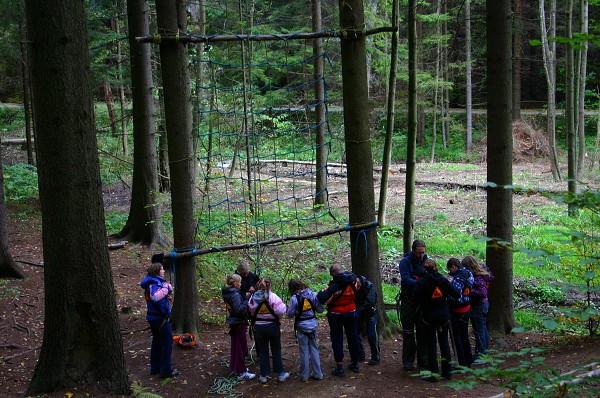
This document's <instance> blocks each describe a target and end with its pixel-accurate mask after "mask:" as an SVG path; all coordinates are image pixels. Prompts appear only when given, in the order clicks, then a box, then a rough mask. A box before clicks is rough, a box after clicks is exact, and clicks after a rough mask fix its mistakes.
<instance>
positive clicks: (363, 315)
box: [355, 275, 381, 365]
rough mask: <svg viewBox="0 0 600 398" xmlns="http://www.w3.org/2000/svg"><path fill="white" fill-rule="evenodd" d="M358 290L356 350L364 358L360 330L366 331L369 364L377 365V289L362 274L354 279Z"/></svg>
mask: <svg viewBox="0 0 600 398" xmlns="http://www.w3.org/2000/svg"><path fill="white" fill-rule="evenodd" d="M356 281H357V282H358V290H357V291H356V295H355V301H356V311H357V312H358V343H359V345H358V351H359V360H361V361H363V360H364V359H365V347H364V346H363V342H362V330H363V329H364V330H365V331H366V333H367V341H368V342H369V347H370V349H371V359H369V362H368V363H369V365H377V364H379V361H380V359H381V358H380V354H379V352H380V351H379V338H378V335H377V291H376V290H375V286H373V283H372V282H371V281H370V280H367V278H365V277H364V276H363V275H359V276H358V277H357V279H356Z"/></svg>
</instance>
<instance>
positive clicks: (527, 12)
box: [0, 0, 600, 396]
mask: <svg viewBox="0 0 600 398" xmlns="http://www.w3.org/2000/svg"><path fill="white" fill-rule="evenodd" d="M599 5H600V4H598V3H597V2H596V1H588V0H580V1H573V0H570V1H567V2H556V0H539V1H535V2H525V1H522V0H512V1H509V0H502V1H493V0H488V1H476V0H463V1H451V0H437V1H431V2H416V1H414V0H408V1H398V0H389V1H388V0H386V1H380V2H377V1H364V0H349V1H344V2H332V1H325V0H312V1H310V2H309V1H306V2H289V1H261V0H253V1H245V2H244V1H231V0H223V1H215V2H202V1H185V0H169V1H157V2H148V1H145V0H128V1H126V2H124V1H103V0H87V1H84V2H80V1H79V2H78V1H75V0H66V1H64V2H61V3H60V4H38V3H37V2H34V1H33V0H26V1H24V2H23V1H20V0H0V10H1V11H2V12H1V13H0V18H2V19H3V21H2V22H3V24H2V26H3V28H2V37H3V40H2V41H0V54H1V55H2V57H0V65H1V68H0V133H1V134H0V136H1V139H2V145H1V148H0V149H1V151H0V160H1V162H0V164H1V166H2V167H0V175H1V176H2V178H1V179H0V186H1V188H2V189H1V191H2V193H3V195H2V196H1V197H0V199H1V200H0V202H1V203H0V205H1V206H0V286H2V290H3V292H2V293H0V303H2V307H0V308H1V309H0V311H1V312H2V314H3V319H9V318H11V317H12V320H13V326H11V327H8V326H6V330H7V332H6V333H5V336H4V340H2V342H1V344H0V347H2V350H3V351H2V352H1V353H0V366H2V367H3V368H4V370H6V372H5V371H4V370H3V373H4V374H6V375H9V376H3V377H4V378H3V379H2V383H0V384H2V385H4V386H6V389H7V390H3V391H4V392H5V393H8V394H9V395H10V394H11V393H12V394H15V396H31V395H35V396H37V395H39V394H49V395H40V396H53V395H52V394H53V393H56V394H61V395H60V396H63V395H64V394H72V393H73V392H72V391H69V390H73V391H76V393H75V394H76V395H77V394H78V393H81V394H88V395H89V394H91V395H95V394H114V395H115V396H124V395H130V394H133V395H136V396H142V394H143V393H146V392H148V390H149V389H150V390H152V391H153V392H156V393H158V394H161V396H188V395H189V394H198V393H200V394H211V391H209V390H210V389H209V385H208V384H210V383H208V382H209V381H210V380H204V376H203V377H202V378H203V380H202V381H199V380H194V382H193V383H190V384H189V385H188V379H187V378H186V379H183V380H181V381H177V380H175V381H170V382H169V383H167V382H162V383H161V382H160V381H158V380H154V379H149V376H147V375H145V373H144V372H147V361H148V360H147V359H148V355H149V354H148V353H149V348H148V349H146V350H144V349H140V351H139V353H138V352H137V351H136V350H137V348H136V349H132V348H134V347H139V346H140V345H141V344H145V343H146V344H147V342H144V340H143V336H142V337H140V335H141V334H143V333H147V336H149V333H148V332H147V330H146V331H145V329H144V327H145V326H144V324H145V320H144V315H145V314H144V311H145V310H144V309H143V308H142V307H144V306H145V303H144V302H143V297H142V294H141V292H140V291H139V290H140V289H139V286H136V285H137V284H138V283H139V279H141V277H142V276H143V275H144V273H145V270H146V267H147V266H148V265H149V264H150V262H155V261H159V262H161V263H162V264H163V265H164V267H165V269H166V270H167V272H168V274H169V278H170V281H171V282H172V284H173V287H174V290H173V293H174V300H173V308H172V315H171V322H172V325H173V333H174V334H177V335H179V334H183V333H191V334H194V335H196V336H198V339H199V340H200V341H201V344H200V345H199V347H198V348H197V349H196V350H195V351H192V352H191V354H190V352H189V351H188V352H184V351H181V352H179V351H177V352H176V351H174V354H173V355H174V362H176V361H178V360H179V361H180V363H181V366H182V368H183V369H184V372H186V370H187V373H188V376H186V377H190V376H189V374H190V373H191V372H193V370H194V368H195V367H196V366H198V365H194V364H195V363H196V362H197V360H198V359H197V357H198V356H200V357H203V358H210V360H209V361H208V362H207V366H209V365H208V364H209V363H210V362H211V361H213V360H217V358H218V357H219V356H220V355H221V354H222V352H221V351H222V350H226V349H227V344H226V343H227V341H224V340H227V339H225V338H224V337H223V336H221V337H219V335H220V334H221V333H223V320H224V309H223V308H222V307H223V304H222V302H221V298H220V296H219V291H220V288H221V287H222V286H223V282H224V278H225V276H226V275H227V274H228V273H230V272H231V271H233V269H235V264H236V263H239V262H240V261H249V262H250V263H251V264H252V269H253V271H254V272H256V273H257V274H258V275H260V276H263V275H264V276H268V277H270V278H271V279H273V281H274V290H275V291H277V292H278V294H280V295H281V296H282V297H285V298H289V297H288V296H289V294H288V293H287V290H286V286H287V281H288V280H289V279H290V278H293V277H298V278H301V279H303V280H305V281H307V282H308V283H309V284H310V285H314V286H315V288H316V287H317V286H321V285H326V283H327V281H328V278H329V274H328V272H327V270H328V269H329V267H330V266H331V265H334V264H343V266H344V267H346V268H347V269H348V270H351V271H352V272H354V273H355V274H357V275H358V274H360V275H365V276H366V277H367V278H368V279H369V280H370V281H372V282H373V284H374V286H375V288H376V291H377V310H378V314H379V315H378V334H379V335H380V336H381V338H383V339H384V343H382V344H383V347H384V349H383V351H384V352H386V353H387V360H386V361H385V363H384V364H382V365H383V366H382V367H381V368H380V369H381V371H380V373H379V374H380V375H381V373H383V374H384V375H385V377H394V376H393V374H394V373H393V372H394V371H397V370H396V369H398V368H400V367H401V366H400V365H399V363H397V362H396V361H395V360H396V359H397V358H396V357H397V351H398V350H400V349H401V345H399V344H398V343H397V341H398V340H400V341H402V339H403V334H402V333H401V326H400V319H399V318H400V313H399V308H400V307H399V306H400V304H399V301H398V300H399V293H398V292H399V285H400V277H399V274H398V269H397V268H398V266H397V264H398V261H399V260H400V259H401V258H402V257H403V255H404V253H407V252H410V251H411V243H412V242H413V240H414V239H424V240H426V241H427V242H428V245H427V252H428V253H429V255H430V257H432V258H433V259H435V260H436V261H437V262H438V266H440V268H445V267H443V265H444V264H445V261H446V260H447V259H448V258H450V257H460V258H462V257H464V256H467V255H473V256H474V257H475V258H477V259H479V260H480V261H481V262H483V263H485V264H486V265H487V266H488V267H489V269H490V270H491V271H492V272H493V274H494V275H495V276H496V278H495V281H494V283H493V284H492V285H491V286H490V293H489V294H490V311H489V317H488V321H487V322H488V327H489V329H490V333H492V335H493V336H494V339H493V346H494V347H495V352H494V354H492V355H491V356H490V357H489V358H487V360H488V361H487V362H486V363H489V364H490V365H489V366H486V367H485V368H483V369H480V368H477V369H459V370H458V371H457V372H455V380H453V381H452V383H451V384H448V386H446V387H444V388H447V389H448V390H444V391H445V392H443V393H441V394H443V395H445V394H448V393H449V391H450V389H451V388H452V389H461V390H463V392H464V391H465V389H468V388H471V389H472V388H473V387H479V388H483V390H478V391H476V392H472V394H474V395H473V396H482V395H481V394H487V395H491V394H494V393H501V392H502V391H510V392H511V393H514V392H515V391H520V392H521V393H524V394H525V395H527V394H529V396H544V392H545V391H547V389H548V388H558V391H562V392H563V394H564V395H563V396H568V394H580V395H586V394H587V395H589V396H594V395H595V394H597V393H598V370H597V365H594V361H595V360H597V356H598V352H597V350H595V349H590V347H595V346H597V335H598V333H597V325H598V318H599V311H598V297H597V293H598V290H597V282H598V272H599V271H600V270H599V265H600V261H599V258H598V252H599V251H598V242H599V241H598V239H597V233H598V226H599V225H600V222H599V219H598V217H599V214H598V208H599V206H598V205H599V203H600V195H599V194H598V186H599V181H600V179H599V178H598V177H599V176H600V171H599V164H600V160H599V159H598V153H599V151H598V148H599V145H600V112H599V111H598V109H600V106H599V104H600V100H599V96H598V93H599V92H600V91H599V89H598V84H599V81H598V78H597V71H598V68H599V65H598V59H600V57H598V43H599V42H600V39H599V38H598V36H597V34H598V33H597V32H598V26H597V22H596V21H597V19H598V18H597V17H598V11H599V7H598V6H599ZM34 248H35V249H37V250H34ZM36 252H37V253H36ZM65 253H69V254H68V255H65ZM138 277H139V278H138ZM136 287H137V288H138V289H137V290H136ZM29 297H37V299H36V300H38V301H36V302H35V304H31V301H30V299H29ZM19 300H20V301H22V302H23V303H25V305H26V306H27V307H31V308H35V313H36V314H37V315H36V316H35V317H33V316H32V315H31V314H30V316H29V317H25V318H21V316H22V315H25V314H21V312H23V311H22V310H21V309H20V308H21V307H19V304H15V303H18V302H19ZM13 306H14V307H15V308H17V310H16V311H17V312H16V313H15V312H14V311H15V310H14V308H13ZM22 308H25V307H22ZM32 311H33V310H32ZM25 312H26V311H25ZM17 313H18V314H19V315H15V314H17ZM10 314H12V315H10ZM326 323H327V322H326V321H325V317H323V318H321V319H320V324H321V327H325V329H324V330H323V331H322V332H320V334H321V338H322V339H325V336H327V332H328V329H327V328H326ZM23 324H27V325H28V326H23ZM65 325H69V326H68V327H65ZM284 325H285V324H284ZM289 326H290V325H287V326H286V327H289ZM203 330H204V331H206V333H208V331H210V336H211V337H208V335H204V336H203V334H202V331H203ZM140 332H142V333H140ZM23 333H26V334H27V336H28V339H30V341H31V342H30V343H28V344H24V345H21V344H18V343H16V342H15V339H17V338H19V336H20V335H21V334H23ZM520 333H523V334H524V335H525V336H527V337H525V338H524V339H520V338H519V334H520ZM546 335H548V336H551V337H548V338H546V337H545V336H546ZM134 336H135V337H134ZM203 337H204V340H203ZM528 339H531V340H530V342H531V344H529V343H527V342H525V341H526V340H528ZM99 341H101V342H102V344H98V342H99ZM286 341H287V339H286ZM534 341H535V343H534ZM223 343H225V347H223ZM537 343H539V345H540V346H545V347H546V348H548V347H552V348H551V349H555V350H557V351H556V352H555V354H554V355H555V356H556V359H555V360H554V361H548V362H545V359H544V358H543V357H541V356H536V354H537V351H536V350H537V349H538V347H537V346H536V345H537ZM287 344H288V345H290V346H291V345H292V344H293V343H290V342H288V343H287ZM394 344H397V345H396V346H395V345H394ZM557 346H558V348H557ZM573 346H577V347H578V348H577V350H576V352H577V353H578V354H579V355H580V357H581V361H578V362H576V363H571V362H569V361H568V360H565V359H564V357H563V355H566V354H565V353H566V352H568V351H569V350H573ZM211 347H212V348H211ZM329 347H330V346H329ZM320 349H322V350H326V351H327V352H329V351H328V350H329V349H330V348H320ZM15 350H20V352H16V353H15ZM584 353H585V354H584ZM322 355H323V354H322ZM511 355H512V356H511ZM519 355H525V356H526V357H528V358H529V359H531V360H532V362H531V363H529V362H527V361H526V362H519V359H518V358H517V357H518V356H519ZM505 356H506V357H507V358H508V359H507V363H506V364H504V360H502V359H501V358H503V357H505ZM19 357H21V358H27V360H24V359H23V360H22V364H26V365H22V368H20V369H18V370H17V368H15V366H14V364H15V361H16V358H19ZM291 363H292V361H289V362H287V363H286V366H287V365H288V364H291ZM503 364H504V365H503ZM517 364H518V365H517ZM217 365H218V364H211V365H210V366H211V367H210V368H209V369H205V370H204V371H205V372H206V375H208V376H209V377H208V378H209V379H211V378H214V374H215V372H216V373H224V370H219V368H218V366H217ZM511 365H513V366H516V370H517V371H516V372H515V373H510V372H509V370H514V369H515V368H514V367H513V368H511V367H510V366H511ZM544 365H545V367H544ZM290 366H291V367H293V364H292V365H290ZM540 367H541V368H540ZM363 368H367V367H366V366H364V367H363ZM539 369H541V374H544V375H545V376H544V380H543V381H541V383H539V380H537V381H536V376H535V375H536V374H538V373H539ZM200 370H201V369H200ZM519 374H521V376H519ZM10 375H13V376H12V377H11V376H10ZM359 375H360V377H361V379H357V380H353V381H352V385H353V386H352V387H351V388H353V389H356V391H359V392H362V394H363V396H381V395H378V391H377V386H378V384H379V381H378V378H377V376H376V373H375V372H370V373H369V369H367V370H364V373H363V372H361V373H359ZM419 375H420V376H421V379H423V380H425V379H427V377H429V376H430V375H428V374H426V373H422V372H421V374H419ZM523 375H524V377H523ZM569 375H576V376H577V377H575V376H569ZM580 376H581V377H580ZM357 377H358V376H357ZM353 378H354V377H353ZM409 379H415V382H414V384H413V381H412V380H408V381H406V382H407V383H409V384H411V386H412V388H413V389H414V391H417V392H418V393H417V395H418V396H421V395H422V396H425V395H431V394H432V392H431V390H430V387H427V386H423V385H421V384H419V382H421V381H422V380H421V379H419V378H413V377H409ZM434 379H435V378H434ZM484 380H492V382H489V381H484ZM132 381H133V383H132ZM327 381H329V377H328V380H326V382H327ZM354 382H358V384H354ZM559 382H560V386H565V385H566V386H568V387H557V383H559ZM207 383H208V384H207ZM215 384H217V381H216V380H215ZM234 384H235V383H234ZM255 387H260V386H252V385H250V384H246V383H242V385H241V386H239V385H238V386H237V387H235V388H241V389H242V390H243V391H244V393H246V394H247V395H249V396H256V395H257V394H261V392H260V391H259V390H257V389H256V388H255ZM269 387H271V386H269ZM309 387H310V386H309ZM346 387H347V386H345V387H344V386H338V385H335V389H334V391H335V392H336V393H339V394H346V393H347V392H348V391H347V390H345V389H344V388H346ZM361 387H362V388H363V390H362V391H361ZM273 388H274V389H275V392H276V393H281V394H288V395H289V394H293V393H294V390H293V388H294V387H293V385H292V386H288V387H286V386H283V385H277V386H273ZM561 388H562V389H561ZM78 389H79V390H78ZM77 390H78V391H79V392H77ZM9 391H12V392H11V393H9ZM65 391H67V392H65ZM174 391H175V392H174ZM171 394H173V395H171ZM177 394H179V395H177ZM181 394H183V395H181ZM311 394H312V395H313V396H320V395H318V393H317V392H316V391H312V393H311ZM398 394H401V393H399V392H398V391H397V390H396V391H395V393H390V394H389V396H396V395H398ZM467 394H468V393H467ZM536 394H537V395H536ZM56 396H58V395H56ZM111 396H112V395H111ZM386 396H387V395H386ZM440 396H441V395H440ZM467 396H468V395H467Z"/></svg>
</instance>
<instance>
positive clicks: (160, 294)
mask: <svg viewBox="0 0 600 398" xmlns="http://www.w3.org/2000/svg"><path fill="white" fill-rule="evenodd" d="M446 267H447V270H448V274H449V277H448V278H447V277H445V276H443V275H441V274H440V273H439V272H438V271H437V265H436V263H435V262H434V261H433V260H431V259H429V258H428V257H427V255H426V254H425V243H424V242H423V241H421V240H415V241H414V242H413V245H412V251H410V252H409V253H407V254H406V255H405V256H404V258H402V260H401V261H400V264H399V269H400V277H401V294H400V297H401V302H400V322H401V323H402V335H403V349H402V363H403V368H404V370H407V371H410V370H413V365H414V360H415V358H416V359H417V365H418V366H419V367H420V368H423V369H426V370H429V371H431V372H432V373H440V372H439V367H438V359H439V358H440V357H441V368H442V371H441V375H442V376H443V377H445V378H447V379H449V378H450V377H451V371H452V369H451V365H450V361H451V352H450V343H451V344H452V345H453V347H454V352H455V355H456V361H457V362H458V364H459V365H461V366H467V367H468V366H471V365H472V364H473V363H474V362H475V361H477V360H478V359H479V356H480V355H484V354H485V353H486V350H487V348H488V346H489V342H490V338H489V334H488V330H487V313H488V308H489V303H488V292H487V291H488V287H489V284H490V282H491V281H492V280H493V279H494V277H493V275H492V274H491V272H490V271H489V269H487V267H485V265H483V264H480V263H479V262H478V261H477V260H476V259H475V258H474V257H472V256H466V257H465V258H463V259H462V261H461V260H459V259H456V258H451V259H450V260H448V262H447V265H446ZM329 271H330V275H331V277H332V280H331V281H330V282H329V285H328V286H327V287H326V288H325V289H323V290H321V291H319V292H318V293H315V292H313V291H312V290H311V289H310V288H308V287H307V286H306V285H305V284H304V283H303V282H302V281H301V280H299V279H297V278H295V279H292V280H290V281H289V283H288V289H289V293H290V300H289V303H288V305H287V306H286V304H285V303H284V302H283V300H282V299H281V298H280V297H279V296H278V295H277V294H276V293H275V292H273V291H272V289H271V280H270V279H269V278H262V279H260V280H259V278H258V277H257V276H256V275H255V274H253V273H252V272H250V265H249V263H248V262H241V263H240V264H238V268H237V271H236V272H235V273H233V274H231V275H229V276H227V280H226V285H225V286H224V287H223V288H222V296H223V300H224V301H225V305H226V307H227V310H228V315H227V320H226V322H227V325H228V326H229V334H230V336H231V352H230V358H229V366H230V369H231V371H232V372H233V373H234V374H235V375H236V377H237V379H238V380H239V381H243V380H252V379H254V378H255V377H256V375H255V374H254V373H251V372H250V371H249V370H248V368H247V367H246V357H247V356H248V354H249V351H248V340H247V336H248V334H250V337H251V338H254V340H255V342H256V351H257V354H258V356H259V358H260V361H259V363H260V376H259V381H260V382H261V383H263V384H265V383H267V382H268V380H269V378H270V377H271V374H272V372H274V373H275V374H276V375H277V376H276V377H277V380H278V381H279V382H284V381H286V380H287V379H288V378H289V376H290V375H289V373H287V372H285V371H284V366H283V359H282V355H281V328H280V320H281V317H283V316H287V317H289V318H293V319H294V332H295V334H296V338H297V341H298V348H299V353H300V357H299V361H300V364H299V376H300V379H301V380H302V381H307V380H308V379H309V378H312V379H314V380H322V379H323V372H322V370H321V361H320V356H319V349H318V345H317V327H318V321H317V319H316V314H317V313H322V312H323V311H324V304H326V305H327V310H328V311H327V321H328V323H329V327H330V339H331V345H332V349H333V355H334V359H335V362H336V366H335V368H334V369H333V371H332V375H334V376H344V368H343V366H342V362H343V359H344V349H343V348H344V346H343V341H344V335H345V336H346V340H347V343H348V350H349V352H350V360H351V361H350V363H349V365H348V369H350V370H351V371H353V372H358V371H359V369H360V367H359V362H361V361H364V360H365V349H364V346H363V344H362V336H361V330H366V333H367V339H368V342H369V346H370V351H371V358H370V360H369V361H368V364H369V365H377V364H379V362H380V351H379V341H378V335H377V330H376V327H377V294H376V289H375V288H374V286H373V284H372V283H371V282H370V281H368V280H367V279H366V278H365V277H364V276H360V275H359V276H356V275H355V274H353V273H352V272H349V271H345V270H344V269H343V267H341V266H340V265H333V266H332V267H331V268H330V270H329ZM140 285H141V287H142V288H143V289H144V291H145V297H146V301H147V316H146V319H147V320H148V322H149V324H150V329H151V331H152V348H151V355H150V368H151V369H150V370H151V374H158V375H160V376H161V377H162V378H169V377H175V376H177V375H178V374H179V372H178V371H177V370H175V369H173V367H172V365H171V346H172V343H173V341H172V338H173V335H172V331H171V325H170V322H169V318H170V304H171V296H170V295H171V293H172V291H173V288H172V286H171V285H170V284H169V283H167V282H166V281H165V279H164V269H163V267H162V264H160V263H153V264H152V265H151V266H150V267H149V268H148V275H147V276H146V277H145V278H144V280H143V281H142V282H141V283H140ZM469 321H470V322H471V323H472V328H473V332H474V335H475V355H474V356H473V355H472V353H471V344H470V340H469V334H468V331H469V328H468V326H469ZM249 324H250V325H249ZM450 333H451V334H452V338H451V339H449V335H450ZM438 345H439V347H440V356H439V357H438V354H437V347H438ZM269 351H270V355H269ZM270 358H272V366H271V361H270ZM429 379H430V380H436V378H435V377H431V378H429Z"/></svg>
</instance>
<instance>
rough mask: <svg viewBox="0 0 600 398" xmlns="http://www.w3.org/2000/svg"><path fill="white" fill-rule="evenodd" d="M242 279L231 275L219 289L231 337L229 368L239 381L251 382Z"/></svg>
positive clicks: (246, 317) (245, 302) (246, 311)
mask: <svg viewBox="0 0 600 398" xmlns="http://www.w3.org/2000/svg"><path fill="white" fill-rule="evenodd" d="M241 283H242V277H241V276H240V275H238V274H231V275H229V276H228V277H227V282H226V285H225V287H223V288H222V289H221V293H222V295H223V301H225V306H226V307H227V311H228V315H227V321H226V322H227V325H229V335H230V336H231V352H230V355H229V368H230V369H231V371H232V372H233V373H234V374H235V375H236V376H237V379H238V380H239V381H243V380H252V379H254V377H255V376H256V375H255V374H254V373H250V372H249V371H248V368H247V367H246V356H247V355H248V339H247V337H246V336H247V334H248V307H247V303H248V302H247V299H246V297H245V296H244V295H242V293H241V292H240V285H241Z"/></svg>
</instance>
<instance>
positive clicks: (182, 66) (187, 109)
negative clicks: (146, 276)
mask: <svg viewBox="0 0 600 398" xmlns="http://www.w3.org/2000/svg"><path fill="white" fill-rule="evenodd" d="M156 17H157V24H158V30H159V33H161V34H175V33H176V32H187V20H186V2H185V1H184V0H168V1H156ZM160 59H161V71H162V82H163V87H164V99H165V121H166V127H167V136H168V149H169V171H170V175H171V177H172V178H171V205H172V213H173V240H174V245H175V248H176V249H177V248H179V249H182V248H187V247H192V246H195V245H194V225H195V223H194V211H193V210H194V209H193V204H194V187H195V179H194V169H195V168H194V160H195V157H194V152H193V145H192V109H191V99H190V72H189V65H188V51H187V47H186V46H185V45H184V44H182V43H172V44H161V46H160ZM175 272H176V273H177V278H176V280H175V299H174V302H173V311H172V315H173V328H174V330H175V332H176V333H196V331H197V328H198V325H199V317H198V289H197V283H196V264H195V259H194V258H193V257H191V258H184V259H181V260H179V261H177V263H176V264H175Z"/></svg>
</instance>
